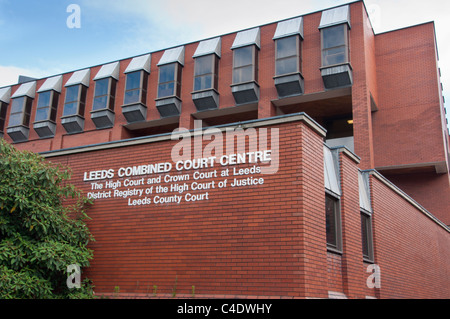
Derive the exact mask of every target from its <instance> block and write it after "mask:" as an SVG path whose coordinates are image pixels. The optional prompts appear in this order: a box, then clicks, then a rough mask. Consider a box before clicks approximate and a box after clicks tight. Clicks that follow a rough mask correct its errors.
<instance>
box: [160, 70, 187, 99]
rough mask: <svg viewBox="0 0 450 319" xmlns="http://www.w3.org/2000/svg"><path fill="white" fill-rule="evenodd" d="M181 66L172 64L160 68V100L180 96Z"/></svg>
mask: <svg viewBox="0 0 450 319" xmlns="http://www.w3.org/2000/svg"><path fill="white" fill-rule="evenodd" d="M180 81H181V66H180V65H179V64H178V63H170V64H165V65H161V66H160V67H159V81H158V98H163V97H169V96H178V97H179V96H180V93H181V83H180Z"/></svg>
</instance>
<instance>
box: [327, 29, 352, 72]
mask: <svg viewBox="0 0 450 319" xmlns="http://www.w3.org/2000/svg"><path fill="white" fill-rule="evenodd" d="M321 34H322V66H330V65H337V64H342V63H346V62H348V60H349V59H348V57H349V45H348V29H347V25H346V24H340V25H335V26H332V27H328V28H325V29H322V33H321Z"/></svg>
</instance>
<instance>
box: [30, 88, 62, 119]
mask: <svg viewBox="0 0 450 319" xmlns="http://www.w3.org/2000/svg"><path fill="white" fill-rule="evenodd" d="M58 96H59V94H58V93H57V92H55V91H53V90H49V91H44V92H41V93H39V97H38V104H37V107H36V116H35V118H34V120H35V122H39V121H53V122H54V121H55V120H56V109H57V106H58Z"/></svg>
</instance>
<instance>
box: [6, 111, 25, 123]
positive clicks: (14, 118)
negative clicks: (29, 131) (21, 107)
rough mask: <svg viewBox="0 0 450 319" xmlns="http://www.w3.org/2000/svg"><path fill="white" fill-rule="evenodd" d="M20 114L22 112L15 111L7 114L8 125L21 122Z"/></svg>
mask: <svg viewBox="0 0 450 319" xmlns="http://www.w3.org/2000/svg"><path fill="white" fill-rule="evenodd" d="M22 115H23V113H15V114H11V115H10V116H9V123H8V125H9V126H16V125H21V124H22Z"/></svg>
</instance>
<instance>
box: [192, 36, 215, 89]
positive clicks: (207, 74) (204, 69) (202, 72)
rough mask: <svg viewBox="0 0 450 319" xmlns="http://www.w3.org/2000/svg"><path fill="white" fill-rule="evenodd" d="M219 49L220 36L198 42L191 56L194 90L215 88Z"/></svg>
mask: <svg viewBox="0 0 450 319" xmlns="http://www.w3.org/2000/svg"><path fill="white" fill-rule="evenodd" d="M220 50H221V40H220V38H214V39H210V40H205V41H202V42H200V43H199V45H198V47H197V50H195V53H194V56H193V58H194V59H195V67H194V91H202V90H208V89H215V90H217V87H218V72H219V58H220Z"/></svg>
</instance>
